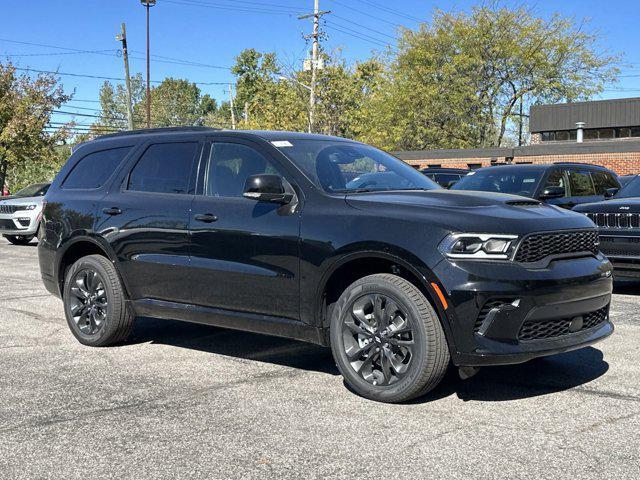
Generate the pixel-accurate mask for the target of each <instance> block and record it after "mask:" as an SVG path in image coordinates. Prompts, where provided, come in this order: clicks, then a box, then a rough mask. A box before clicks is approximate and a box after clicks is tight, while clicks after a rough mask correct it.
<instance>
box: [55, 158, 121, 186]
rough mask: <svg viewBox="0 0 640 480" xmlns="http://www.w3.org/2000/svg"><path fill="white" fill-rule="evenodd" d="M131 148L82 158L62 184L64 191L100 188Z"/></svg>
mask: <svg viewBox="0 0 640 480" xmlns="http://www.w3.org/2000/svg"><path fill="white" fill-rule="evenodd" d="M131 148H132V147H120V148H111V149H109V150H100V151H98V152H93V153H90V154H88V155H86V156H84V157H83V158H82V159H81V160H80V161H79V162H78V163H76V165H75V166H74V167H73V169H72V170H71V172H69V175H67V178H65V179H64V182H62V187H61V188H63V189H65V190H87V189H96V188H100V187H101V186H102V185H104V183H105V182H106V181H107V180H108V179H109V177H110V176H111V174H112V173H113V172H114V170H115V169H116V168H118V165H120V162H122V160H123V159H124V157H126V156H127V154H128V153H129V152H130V151H131Z"/></svg>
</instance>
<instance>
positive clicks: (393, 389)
mask: <svg viewBox="0 0 640 480" xmlns="http://www.w3.org/2000/svg"><path fill="white" fill-rule="evenodd" d="M353 172H358V174H359V175H362V174H367V175H370V176H371V177H376V175H380V176H381V177H380V178H384V181H376V179H375V178H370V179H369V180H368V181H369V186H368V187H348V186H347V185H348V184H349V183H350V182H351V181H353V175H352V174H353ZM394 179H396V180H394ZM394 181H395V182H396V183H395V184H394V183H392V182H394ZM46 201H47V204H46V206H45V211H44V218H43V225H42V227H43V228H42V229H41V236H42V238H41V241H40V242H39V246H38V251H39V260H40V268H41V272H42V278H43V280H44V283H45V285H46V288H47V289H48V290H49V291H50V292H51V293H53V294H55V295H57V296H59V297H61V298H62V300H63V303H64V310H65V314H66V318H67V322H68V324H69V327H70V329H71V332H72V333H73V334H74V335H75V337H76V338H77V339H78V340H79V341H80V342H81V343H83V344H85V345H92V346H105V345H111V344H114V343H116V342H119V341H122V340H123V339H125V338H126V337H127V335H128V334H129V332H130V329H131V326H132V323H133V320H134V318H135V317H136V316H150V317H156V318H166V319H178V320H184V321H188V322H197V323H203V324H208V325H215V326H221V327H229V328H235V329H241V330H248V331H252V332H258V333H266V334H271V335H278V336H284V337H290V338H294V339H299V340H304V341H307V342H313V343H317V344H320V345H327V346H331V349H332V352H333V356H334V358H335V361H336V363H337V365H338V368H339V369H340V372H341V373H342V374H343V376H344V378H345V380H346V382H348V384H349V385H350V386H351V387H353V389H354V390H355V391H357V392H359V393H360V394H361V395H364V396H366V397H368V398H372V399H376V400H380V401H387V402H397V401H404V400H407V399H410V398H414V397H417V396H419V395H422V394H424V393H425V392H427V391H429V390H430V389H432V388H434V387H435V386H436V385H437V384H438V382H439V381H440V380H441V379H442V377H443V375H444V374H445V371H446V369H447V366H448V364H449V363H450V361H452V362H453V363H454V364H455V365H457V366H459V367H460V372H461V376H463V377H466V376H469V375H471V374H473V373H474V372H475V371H476V369H477V367H480V366H483V365H499V364H511V363H518V362H524V361H527V360H529V359H532V358H535V357H539V356H542V355H550V354H554V353H557V352H564V351H567V350H572V349H575V348H580V347H583V346H586V345H590V344H592V343H594V342H596V341H598V340H601V339H602V338H604V337H606V336H608V335H609V334H611V332H612V331H613V326H612V324H611V322H610V321H609V302H610V298H611V288H612V284H611V265H610V263H609V262H608V261H607V259H606V258H605V257H604V256H603V255H602V254H601V253H600V252H599V250H598V238H597V231H596V229H595V228H594V226H593V223H592V222H591V221H590V220H589V219H587V218H586V217H585V216H584V215H581V214H577V213H574V212H569V211H563V210H559V209H556V208H552V207H549V206H546V205H543V204H540V203H539V202H536V201H532V200H527V199H524V198H522V197H515V196H511V195H502V194H489V193H484V194H478V193H471V192H461V191H449V190H445V189H442V188H441V187H439V186H438V185H436V184H435V183H433V182H432V181H431V180H429V179H428V178H426V177H425V176H424V175H422V174H421V173H420V172H418V171H416V170H414V169H413V168H411V167H410V166H408V165H406V164H405V163H403V162H402V161H400V160H398V159H396V158H394V157H392V156H390V155H388V154H386V153H384V152H382V151H380V150H377V149H375V148H373V147H370V146H368V145H364V144H362V143H358V142H353V141H349V140H345V139H341V138H336V137H327V136H322V135H308V134H296V133H289V132H258V131H255V132H241V131H216V130H213V129H206V128H180V129H160V130H150V131H140V132H132V133H127V134H120V135H115V136H106V137H101V138H99V139H97V140H95V141H92V142H89V143H86V144H84V145H82V146H81V147H80V148H78V149H77V150H76V151H75V152H74V153H73V155H72V156H71V158H70V159H69V160H68V162H67V164H66V165H65V166H64V167H63V169H62V170H61V172H60V173H59V175H58V176H57V177H56V179H55V181H54V182H53V185H52V186H51V189H50V190H49V192H48V193H47V197H46Z"/></svg>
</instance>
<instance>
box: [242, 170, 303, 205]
mask: <svg viewBox="0 0 640 480" xmlns="http://www.w3.org/2000/svg"><path fill="white" fill-rule="evenodd" d="M242 195H243V196H244V197H245V198H249V199H251V200H257V201H258V202H270V203H281V204H283V205H284V204H287V203H289V202H291V200H292V199H293V195H292V194H291V193H287V192H286V191H285V188H284V184H283V183H282V177H280V176H279V175H271V174H267V173H263V174H260V175H251V176H250V177H249V178H247V181H246V182H245V184H244V193H243V194H242Z"/></svg>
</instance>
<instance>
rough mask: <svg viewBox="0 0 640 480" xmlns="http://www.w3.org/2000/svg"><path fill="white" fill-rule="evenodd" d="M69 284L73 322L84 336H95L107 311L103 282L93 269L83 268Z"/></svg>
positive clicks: (107, 302) (107, 305) (102, 324)
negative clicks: (70, 284)
mask: <svg viewBox="0 0 640 480" xmlns="http://www.w3.org/2000/svg"><path fill="white" fill-rule="evenodd" d="M71 283H72V286H71V290H70V292H71V298H69V300H68V301H69V302H70V308H71V315H72V316H73V321H74V322H75V324H76V325H77V326H78V328H79V329H80V331H81V332H82V333H84V334H85V335H95V334H96V333H98V331H99V330H100V329H101V328H102V327H103V326H104V321H105V319H106V318H107V311H108V309H109V301H108V300H107V291H106V289H105V286H104V280H103V279H102V277H101V276H100V274H99V273H98V272H97V271H96V270H95V269H93V268H90V267H85V268H83V269H82V270H80V271H78V272H77V273H76V274H75V275H74V277H73V279H72V280H71Z"/></svg>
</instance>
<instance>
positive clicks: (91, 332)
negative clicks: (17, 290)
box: [62, 255, 134, 347]
mask: <svg viewBox="0 0 640 480" xmlns="http://www.w3.org/2000/svg"><path fill="white" fill-rule="evenodd" d="M62 299H63V302H64V312H65V316H66V317H67V324H68V325H69V329H70V330H71V333H73V335H74V336H75V337H76V338H77V339H78V341H79V342H80V343H82V344H84V345H89V346H92V347H104V346H108V345H113V344H115V343H118V342H121V341H122V340H124V339H126V338H127V337H128V336H129V333H130V332H131V328H132V326H133V319H134V317H133V314H132V312H131V309H130V308H129V307H128V306H127V303H126V301H125V299H126V294H125V290H124V288H123V285H122V282H121V281H120V277H119V276H118V272H117V271H116V268H115V266H114V264H113V263H112V262H111V261H109V259H107V258H106V257H103V256H102V255H88V256H86V257H82V258H81V259H80V260H78V261H77V262H75V263H74V264H73V265H72V266H71V267H70V268H69V269H68V270H67V272H66V275H65V282H64V289H63V293H62Z"/></svg>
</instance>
